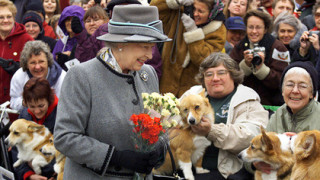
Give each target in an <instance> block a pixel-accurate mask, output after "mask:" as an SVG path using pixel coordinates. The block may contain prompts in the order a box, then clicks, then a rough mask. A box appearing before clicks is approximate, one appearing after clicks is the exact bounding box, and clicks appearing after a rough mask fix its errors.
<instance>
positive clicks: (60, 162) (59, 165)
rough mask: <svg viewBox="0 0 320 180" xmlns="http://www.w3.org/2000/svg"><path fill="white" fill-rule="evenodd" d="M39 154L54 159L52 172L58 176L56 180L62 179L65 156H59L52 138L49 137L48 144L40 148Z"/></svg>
mask: <svg viewBox="0 0 320 180" xmlns="http://www.w3.org/2000/svg"><path fill="white" fill-rule="evenodd" d="M41 152H42V153H43V154H45V155H49V156H54V157H55V158H56V163H55V164H54V167H53V168H54V171H55V172H56V173H57V174H58V176H57V180H62V179H63V171H64V164H65V161H66V156H65V155H63V154H61V153H60V152H59V151H58V150H57V149H56V148H55V147H54V144H53V136H51V137H50V139H49V143H47V144H45V145H44V146H43V147H42V148H41Z"/></svg>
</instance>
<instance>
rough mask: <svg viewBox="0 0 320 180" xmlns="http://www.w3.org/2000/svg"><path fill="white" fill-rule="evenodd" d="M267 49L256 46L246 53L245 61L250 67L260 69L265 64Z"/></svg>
mask: <svg viewBox="0 0 320 180" xmlns="http://www.w3.org/2000/svg"><path fill="white" fill-rule="evenodd" d="M264 53H265V47H262V46H261V47H260V46H259V45H258V44H255V45H254V48H252V49H248V50H246V51H244V59H245V62H246V64H247V65H248V66H251V64H252V65H253V66H254V68H257V69H260V65H261V64H262V63H263V62H264V58H265V54H264Z"/></svg>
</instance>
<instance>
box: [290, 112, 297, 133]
mask: <svg viewBox="0 0 320 180" xmlns="http://www.w3.org/2000/svg"><path fill="white" fill-rule="evenodd" d="M291 121H292V127H291V131H290V132H295V129H296V126H297V122H296V121H295V115H292V118H291Z"/></svg>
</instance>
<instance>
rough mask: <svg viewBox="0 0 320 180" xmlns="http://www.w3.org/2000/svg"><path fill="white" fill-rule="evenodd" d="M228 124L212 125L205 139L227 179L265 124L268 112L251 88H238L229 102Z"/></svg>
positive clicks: (189, 92) (239, 165)
mask: <svg viewBox="0 0 320 180" xmlns="http://www.w3.org/2000/svg"><path fill="white" fill-rule="evenodd" d="M202 89H203V87H202V86H193V87H192V88H191V89H190V90H188V91H187V92H185V94H183V95H182V97H181V98H183V97H184V96H185V95H187V94H191V93H200V92H201V90H202ZM228 114H229V115H228V119H227V123H226V124H223V123H220V124H213V125H212V127H211V131H210V133H209V135H208V139H209V140H210V141H212V143H213V144H214V145H215V146H216V147H217V148H219V149H220V150H219V155H218V170H219V171H220V173H221V174H222V175H223V176H224V177H225V178H227V177H228V176H229V175H231V174H234V173H236V172H238V171H239V170H240V169H241V168H242V165H243V162H242V161H241V160H240V159H238V157H237V156H238V154H239V153H240V152H241V151H242V150H243V149H245V148H247V147H248V146H249V145H250V141H251V139H252V138H253V137H255V136H256V135H258V134H259V133H260V126H263V127H264V128H265V127H266V126H267V124H268V115H269V114H268V111H266V110H265V109H264V108H263V107H262V105H261V104H260V97H259V95H258V94H257V93H256V92H255V91H254V90H253V89H251V88H249V87H247V86H243V85H238V87H237V91H236V93H235V94H234V95H233V97H232V98H231V101H230V106H229V112H228Z"/></svg>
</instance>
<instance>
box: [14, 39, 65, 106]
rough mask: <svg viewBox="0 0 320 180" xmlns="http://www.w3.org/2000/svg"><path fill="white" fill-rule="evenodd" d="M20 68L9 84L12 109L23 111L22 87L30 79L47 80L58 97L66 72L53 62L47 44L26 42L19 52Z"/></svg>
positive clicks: (38, 41)
mask: <svg viewBox="0 0 320 180" xmlns="http://www.w3.org/2000/svg"><path fill="white" fill-rule="evenodd" d="M20 67H21V68H20V69H18V70H17V72H16V73H15V74H14V75H13V77H12V79H11V82H10V98H11V99H10V107H11V108H12V109H15V110H18V111H20V110H22V109H23V102H22V92H23V87H24V85H25V84H26V82H27V81H28V80H29V79H30V78H32V77H39V78H45V79H47V80H48V81H49V83H50V86H51V88H53V89H54V90H55V92H56V95H57V97H59V95H60V89H61V85H62V81H63V79H64V77H65V75H66V72H65V71H64V70H62V68H61V67H60V66H59V65H58V64H57V63H56V62H55V61H54V60H53V57H52V54H51V52H50V48H49V46H48V44H46V43H44V42H43V41H40V40H36V41H28V42H27V43H26V44H25V46H24V47H23V50H22V52H21V56H20Z"/></svg>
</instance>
